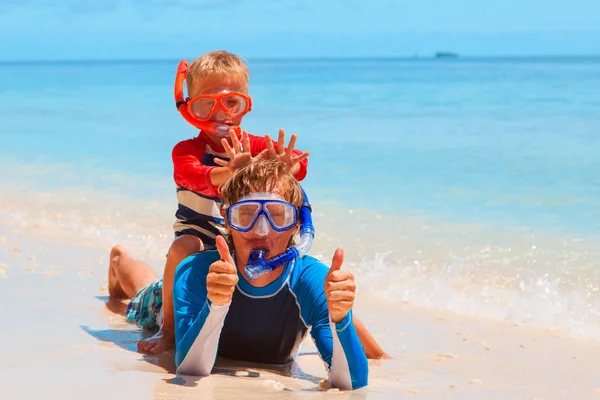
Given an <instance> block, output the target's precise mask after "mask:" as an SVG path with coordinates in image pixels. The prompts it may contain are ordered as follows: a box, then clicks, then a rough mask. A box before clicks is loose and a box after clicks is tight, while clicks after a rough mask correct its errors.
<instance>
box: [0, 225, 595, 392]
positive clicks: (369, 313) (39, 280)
mask: <svg viewBox="0 0 600 400" xmlns="http://www.w3.org/2000/svg"><path fill="white" fill-rule="evenodd" d="M0 227H1V229H0V231H1V232H2V234H1V235H0V255H1V257H0V263H1V267H0V301H1V302H2V303H3V304H5V307H3V311H2V314H3V316H4V318H3V319H4V320H5V321H10V329H8V330H5V331H4V334H3V335H2V336H3V340H2V342H3V345H2V353H3V357H2V358H3V362H2V364H1V367H0V372H1V373H0V376H1V378H0V388H2V389H1V390H2V394H3V397H4V396H6V398H19V399H29V398H31V399H34V398H40V397H44V398H57V399H58V398H60V399H70V398H73V399H77V398H87V399H95V398H98V399H104V398H124V399H125V398H127V399H138V398H139V399H148V398H154V399H169V398H197V397H199V396H201V397H202V398H223V399H234V398H241V397H242V396H243V397H244V398H261V399H271V398H273V399H278V398H284V397H285V398H288V397H289V396H290V395H291V396H293V397H297V396H319V397H320V396H323V397H327V398H329V397H331V396H334V395H336V396H342V397H343V398H347V397H348V398H360V399H363V398H378V399H379V398H383V399H388V398H389V399H393V398H397V396H398V395H411V396H416V397H420V398H437V397H444V398H457V399H469V398H473V399H475V398H486V399H496V398H497V399H506V398H511V399H517V398H519V399H533V398H538V399H564V398H573V399H585V398H590V399H593V398H600V382H599V381H598V380H597V374H596V373H595V368H594V365H595V364H596V361H597V359H598V358H599V357H600V342H594V341H584V340H577V339H573V338H570V337H567V336H566V335H565V334H564V333H562V332H560V331H553V330H546V329H538V328H533V327H528V326H523V325H517V324H509V323H505V322H498V321H493V320H488V319H484V318H476V317H465V316H461V315H458V314H455V313H452V312H448V311H436V310H426V309H423V308H420V307H415V306H413V305H411V304H409V303H406V302H394V301H387V302H386V301H384V300H382V299H381V298H378V297H372V296H370V295H369V294H366V293H364V294H362V295H360V296H359V299H358V300H357V304H356V307H355V312H356V313H357V315H358V316H360V318H361V320H363V322H365V323H366V325H367V326H368V328H369V330H370V331H371V332H372V333H373V335H374V336H375V337H376V338H377V340H378V341H380V343H381V344H382V346H383V347H384V349H385V350H386V351H388V353H390V354H391V355H392V356H393V357H394V359H392V360H377V361H371V362H370V384H369V386H368V387H367V388H365V389H363V390H360V391H357V392H353V393H341V394H340V393H337V392H335V391H329V392H327V391H320V386H319V384H320V382H321V381H322V380H324V379H325V378H326V374H325V372H326V371H325V369H324V366H323V363H322V362H321V361H320V359H319V358H318V356H317V355H316V353H315V348H314V345H313V344H312V342H311V341H310V339H308V340H307V341H306V342H305V344H304V345H303V347H302V349H301V352H300V356H299V357H298V361H297V363H296V366H294V367H292V369H291V370H288V371H287V373H288V374H290V373H291V375H292V376H291V377H290V376H285V375H282V372H281V371H279V372H273V371H272V370H269V369H264V368H261V366H251V367H250V368H247V367H240V366H239V365H237V364H235V363H231V362H228V361H227V360H220V361H219V362H218V363H217V366H216V369H215V373H214V374H213V375H212V376H211V377H209V378H203V379H200V380H197V379H194V378H189V377H179V376H176V375H174V374H173V370H174V365H173V363H172V354H169V353H167V354H165V355H163V356H160V357H153V356H144V355H142V354H139V353H137V352H136V343H137V341H138V340H139V339H140V338H141V337H142V332H140V330H139V329H137V328H136V327H135V326H134V325H131V324H128V323H126V322H125V320H124V317H123V315H122V314H121V312H122V311H123V307H124V305H123V304H120V303H119V302H114V301H109V298H108V292H107V289H106V269H107V254H108V249H106V251H103V250H102V249H100V248H89V247H86V246H85V245H83V244H79V245H74V244H73V243H72V242H62V241H61V239H60V238H57V237H52V236H51V235H48V232H46V233H44V234H39V233H37V234H36V233H31V232H27V233H26V232H24V231H23V230H21V229H19V228H17V227H15V226H12V227H11V226H8V225H1V226H0ZM133 250H139V249H133ZM290 371H292V372H290Z"/></svg>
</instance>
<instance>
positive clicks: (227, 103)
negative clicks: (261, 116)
mask: <svg viewBox="0 0 600 400" xmlns="http://www.w3.org/2000/svg"><path fill="white" fill-rule="evenodd" d="M221 104H222V105H223V107H224V108H225V110H227V112H228V113H229V115H231V116H232V117H239V116H240V115H243V114H244V113H245V112H246V108H247V106H248V103H247V102H246V99H244V98H243V97H242V96H239V95H237V94H231V95H227V96H223V97H222V98H221Z"/></svg>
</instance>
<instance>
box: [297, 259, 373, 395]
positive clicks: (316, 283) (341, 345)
mask: <svg viewBox="0 0 600 400" xmlns="http://www.w3.org/2000/svg"><path fill="white" fill-rule="evenodd" d="M327 271H328V269H327V266H325V265H324V264H321V263H317V265H313V266H312V268H310V269H307V270H305V271H304V273H303V276H302V278H301V282H299V285H298V288H297V292H298V293H297V298H298V303H299V305H300V309H301V313H302V318H303V319H304V321H306V323H307V324H308V325H310V326H311V330H310V334H311V336H312V337H313V339H314V341H315V344H316V345H317V349H318V351H319V354H320V356H321V358H322V359H323V361H325V362H326V363H327V365H328V367H329V371H328V372H329V379H330V381H331V384H332V385H333V386H334V387H337V388H339V389H344V390H349V389H358V388H361V387H364V386H366V385H367V383H368V378H369V365H368V361H367V357H366V355H365V352H364V350H363V347H362V345H361V343H360V339H359V338H358V335H357V333H356V330H355V328H354V324H353V322H352V311H350V312H348V314H347V315H346V317H345V318H344V319H343V320H342V321H340V323H337V324H336V323H333V322H332V321H331V319H330V316H329V310H328V308H327V300H326V298H325V291H324V289H323V284H324V281H325V276H326V275H327Z"/></svg>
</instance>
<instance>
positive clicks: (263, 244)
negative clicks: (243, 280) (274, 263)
mask: <svg viewBox="0 0 600 400" xmlns="http://www.w3.org/2000/svg"><path fill="white" fill-rule="evenodd" d="M246 199H252V200H280V201H284V202H286V203H287V199H286V198H285V197H283V196H282V193H281V191H280V190H279V188H275V189H274V190H273V191H272V192H271V193H260V194H258V193H251V194H250V195H249V196H246V197H244V198H242V199H240V201H241V200H246ZM270 210H271V212H270V216H271V218H272V219H273V220H274V222H275V223H276V224H278V223H279V221H283V219H282V218H284V217H283V215H282V214H281V213H282V210H281V209H280V208H278V207H273V208H271V209H270ZM241 212H243V211H241ZM243 217H244V216H240V218H243ZM248 217H249V218H252V216H248ZM227 224H228V228H229V232H230V234H231V238H232V240H233V244H234V247H235V255H236V259H237V261H238V267H241V268H243V267H245V264H246V262H247V261H248V256H249V255H250V251H251V250H252V249H256V248H261V249H265V250H266V252H267V254H266V258H270V257H273V256H275V255H277V254H279V253H282V252H284V251H285V250H287V248H288V245H289V243H290V240H291V238H292V237H293V236H294V234H295V233H296V232H297V230H298V226H299V222H298V221H296V223H295V224H294V225H293V226H292V227H290V228H289V229H287V230H284V231H282V232H278V231H277V230H275V229H273V227H272V226H271V224H270V223H269V221H268V220H267V218H266V217H265V215H259V216H258V219H257V220H256V222H255V224H254V226H253V227H252V228H251V229H250V230H249V231H248V232H239V231H237V230H236V229H233V228H232V227H231V226H230V221H227Z"/></svg>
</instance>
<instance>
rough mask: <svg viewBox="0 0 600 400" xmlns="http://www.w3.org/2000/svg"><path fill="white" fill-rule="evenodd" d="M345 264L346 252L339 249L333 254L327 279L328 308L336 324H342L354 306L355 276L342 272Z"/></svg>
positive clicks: (326, 295)
mask: <svg viewBox="0 0 600 400" xmlns="http://www.w3.org/2000/svg"><path fill="white" fill-rule="evenodd" d="M343 262H344V250H342V249H341V248H340V249H337V250H336V251H335V253H334V254H333V260H332V261H331V268H330V269H329V272H328V273H327V276H326V277H325V297H326V298H327V308H328V309H329V315H330V316H331V320H332V321H333V322H334V323H339V322H342V320H343V319H344V318H345V317H346V314H348V311H350V310H351V309H352V306H353V305H354V294H355V292H356V284H355V283H354V275H353V274H352V273H351V272H348V271H342V270H341V268H342V263H343Z"/></svg>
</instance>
